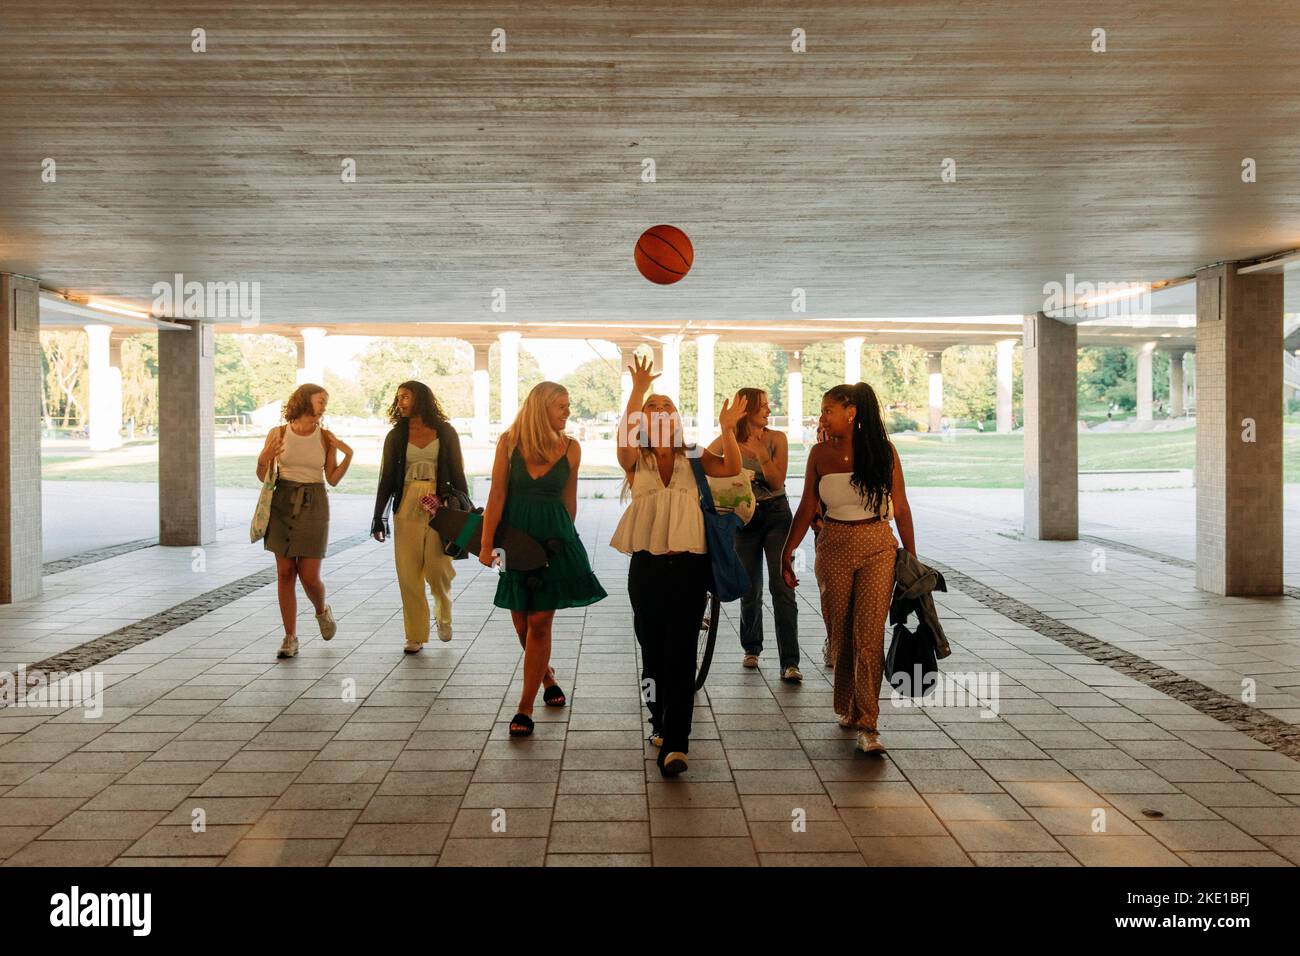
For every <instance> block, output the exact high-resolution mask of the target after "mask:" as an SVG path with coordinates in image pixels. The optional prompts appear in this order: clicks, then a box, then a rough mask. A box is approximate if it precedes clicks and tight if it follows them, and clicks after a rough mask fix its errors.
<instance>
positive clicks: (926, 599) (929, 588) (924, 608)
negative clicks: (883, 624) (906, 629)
mask: <svg viewBox="0 0 1300 956" xmlns="http://www.w3.org/2000/svg"><path fill="white" fill-rule="evenodd" d="M947 590H948V585H947V583H946V582H945V581H944V579H943V575H942V574H940V573H939V572H938V571H936V570H935V569H934V568H932V567H929V566H927V565H924V564H922V563H921V562H920V561H918V560H916V558H914V557H912V554H911V552H909V551H908V550H907V549H906V548H899V549H898V555H897V557H895V559H894V598H893V600H892V601H891V602H890V604H889V623H890V624H891V625H893V624H905V623H906V622H907V616H908V615H909V614H915V615H916V617H917V620H918V621H919V622H920V623H919V624H918V626H917V629H916V633H917V634H918V635H922V634H923V635H927V636H928V637H929V638H930V639H931V640H932V641H934V656H935V657H936V658H938V659H940V660H942V659H943V658H945V657H947V656H948V655H949V654H951V653H952V648H951V647H949V646H948V638H946V637H945V636H944V634H943V626H942V625H941V624H940V623H939V612H938V611H936V610H935V607H934V596H933V593H932V592H934V591H944V592H946V591H947Z"/></svg>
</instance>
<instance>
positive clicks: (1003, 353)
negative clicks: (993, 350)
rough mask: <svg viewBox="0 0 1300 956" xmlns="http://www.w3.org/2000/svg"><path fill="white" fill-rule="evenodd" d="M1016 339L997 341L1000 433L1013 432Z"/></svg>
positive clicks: (1007, 433)
mask: <svg viewBox="0 0 1300 956" xmlns="http://www.w3.org/2000/svg"><path fill="white" fill-rule="evenodd" d="M1015 347H1016V340H1015V339H1001V340H999V341H998V343H997V350H998V361H997V389H998V396H997V402H998V434H999V435H1009V434H1011V430H1012V427H1011V395H1012V387H1013V381H1014V380H1013V376H1012V371H1011V370H1012V361H1011V360H1012V358H1013V357H1014V354H1015Z"/></svg>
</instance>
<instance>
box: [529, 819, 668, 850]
mask: <svg viewBox="0 0 1300 956" xmlns="http://www.w3.org/2000/svg"><path fill="white" fill-rule="evenodd" d="M547 850H548V852H550V853H646V852H649V850H650V827H649V825H648V823H647V822H646V821H643V820H620V821H614V820H602V821H594V820H590V821H582V822H556V823H553V824H552V825H551V835H550V842H549V843H548V844H547Z"/></svg>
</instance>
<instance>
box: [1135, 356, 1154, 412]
mask: <svg viewBox="0 0 1300 956" xmlns="http://www.w3.org/2000/svg"><path fill="white" fill-rule="evenodd" d="M1155 352H1156V343H1154V342H1143V343H1142V344H1141V345H1139V346H1138V350H1137V360H1138V369H1137V371H1138V374H1137V420H1138V421H1140V422H1149V421H1151V403H1152V399H1153V397H1154V392H1155V386H1154V376H1153V375H1152V369H1151V365H1152V359H1153V357H1154V356H1155Z"/></svg>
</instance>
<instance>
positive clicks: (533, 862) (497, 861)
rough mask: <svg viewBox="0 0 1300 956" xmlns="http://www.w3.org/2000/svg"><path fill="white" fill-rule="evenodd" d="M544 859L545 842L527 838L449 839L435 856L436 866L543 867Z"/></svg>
mask: <svg viewBox="0 0 1300 956" xmlns="http://www.w3.org/2000/svg"><path fill="white" fill-rule="evenodd" d="M545 862H546V841H545V840H544V839H541V838H528V837H510V838H507V839H500V840H492V839H487V838H484V839H481V840H459V839H452V838H448V840H447V841H446V843H444V844H443V847H442V853H441V854H440V855H439V857H438V866H496V867H505V866H509V867H515V866H542V865H544V864H545Z"/></svg>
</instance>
